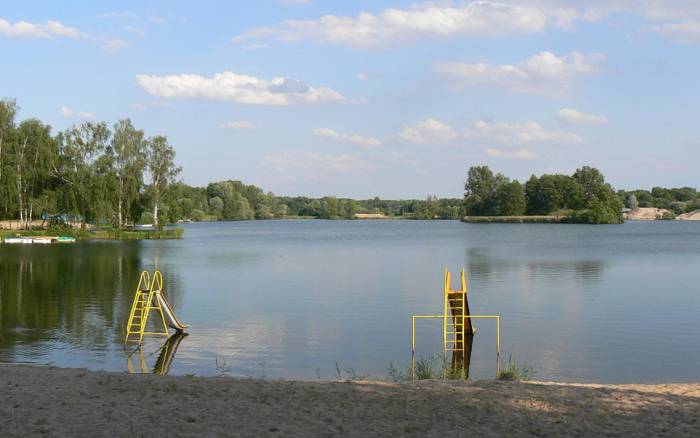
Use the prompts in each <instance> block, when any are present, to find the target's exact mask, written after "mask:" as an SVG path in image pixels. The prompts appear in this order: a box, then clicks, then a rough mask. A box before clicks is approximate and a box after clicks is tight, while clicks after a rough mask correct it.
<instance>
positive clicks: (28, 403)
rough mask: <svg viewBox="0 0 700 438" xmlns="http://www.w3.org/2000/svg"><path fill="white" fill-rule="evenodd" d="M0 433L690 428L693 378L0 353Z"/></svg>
mask: <svg viewBox="0 0 700 438" xmlns="http://www.w3.org/2000/svg"><path fill="white" fill-rule="evenodd" d="M0 391H2V392H1V393H0V394H2V396H1V397H0V419H1V420H0V436H2V437H13V436H22V437H24V436H81V437H83V436H84V437H87V436H90V437H93V436H105V437H107V436H109V437H113V436H116V437H119V436H129V437H137V436H158V437H164V436H207V437H208V436H251V437H252V436H357V437H365V436H382V437H388V436H416V437H423V436H494V437H496V436H562V435H566V436H674V437H683V436H698V433H700V421H699V420H700V384H670V385H576V384H555V383H546V382H527V383H519V382H501V381H478V382H454V381H449V382H444V381H417V382H407V383H382V382H325V381H279V380H256V379H235V378H229V377H190V376H180V377H173V376H165V377H161V376H154V375H128V374H119V373H107V372H93V371H87V370H81V369H59V368H50V367H39V366H29V365H0Z"/></svg>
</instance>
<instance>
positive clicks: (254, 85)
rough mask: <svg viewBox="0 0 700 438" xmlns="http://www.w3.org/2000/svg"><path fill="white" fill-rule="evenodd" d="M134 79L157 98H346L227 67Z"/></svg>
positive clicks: (262, 101) (254, 101) (266, 101)
mask: <svg viewBox="0 0 700 438" xmlns="http://www.w3.org/2000/svg"><path fill="white" fill-rule="evenodd" d="M136 79H137V80H138V83H139V85H140V86H141V87H142V88H143V89H144V90H145V91H146V92H148V93H149V94H151V95H153V96H157V97H161V98H179V99H208V100H226V101H232V102H237V103H242V104H247V105H292V104H301V103H305V104H317V103H331V102H345V101H346V100H347V99H346V98H345V96H343V95H342V94H340V93H338V92H337V91H335V90H333V89H331V88H327V87H317V88H316V87H311V86H309V85H306V84H305V83H304V82H302V81H299V80H295V79H288V78H274V79H272V80H265V79H259V78H256V77H254V76H248V75H239V74H236V73H234V72H231V71H225V72H222V73H217V74H215V75H214V76H213V77H211V78H207V77H203V76H200V75H195V74H181V75H171V76H151V75H143V74H141V75H137V76H136Z"/></svg>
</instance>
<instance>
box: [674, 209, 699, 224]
mask: <svg viewBox="0 0 700 438" xmlns="http://www.w3.org/2000/svg"><path fill="white" fill-rule="evenodd" d="M676 219H677V220H679V221H700V210H695V211H691V212H690V213H683V214H679V215H678V216H676Z"/></svg>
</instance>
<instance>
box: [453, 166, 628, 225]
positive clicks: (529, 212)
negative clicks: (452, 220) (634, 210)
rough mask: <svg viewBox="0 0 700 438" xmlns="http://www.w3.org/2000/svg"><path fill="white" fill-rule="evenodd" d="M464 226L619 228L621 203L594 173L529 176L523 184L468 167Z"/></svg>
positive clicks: (483, 168) (583, 170) (484, 168)
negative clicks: (547, 224)
mask: <svg viewBox="0 0 700 438" xmlns="http://www.w3.org/2000/svg"><path fill="white" fill-rule="evenodd" d="M464 190H465V208H466V211H467V215H466V216H465V217H464V218H463V220H464V221H465V222H553V223H562V222H569V223H588V224H619V223H622V208H623V203H622V201H621V200H620V197H619V196H618V195H617V193H616V192H615V190H614V189H613V188H612V186H611V185H610V184H608V183H606V182H605V177H604V176H603V174H602V173H601V172H600V171H599V170H598V169H596V168H593V167H588V166H584V167H581V168H579V169H577V170H576V172H574V174H573V175H571V176H569V175H560V174H555V175H541V176H539V177H537V176H535V175H532V176H531V177H530V178H529V179H528V180H527V182H526V183H525V184H521V183H520V182H518V181H517V180H511V179H509V178H508V177H506V176H505V175H502V174H500V173H498V174H494V173H493V172H492V171H491V169H489V168H488V166H473V167H471V168H469V171H468V172H467V180H466V182H465V185H464Z"/></svg>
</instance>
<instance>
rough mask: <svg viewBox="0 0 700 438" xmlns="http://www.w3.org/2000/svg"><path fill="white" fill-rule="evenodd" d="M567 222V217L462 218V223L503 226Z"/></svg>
mask: <svg viewBox="0 0 700 438" xmlns="http://www.w3.org/2000/svg"><path fill="white" fill-rule="evenodd" d="M568 221H569V217H568V216H464V217H463V218H462V222H473V223H504V224H526V223H527V224H558V223H567V222H568Z"/></svg>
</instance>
